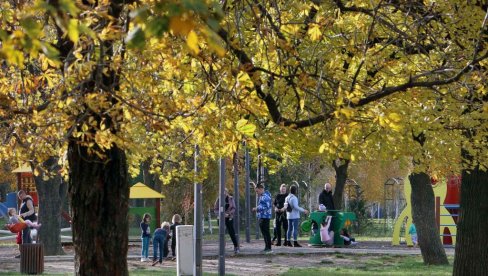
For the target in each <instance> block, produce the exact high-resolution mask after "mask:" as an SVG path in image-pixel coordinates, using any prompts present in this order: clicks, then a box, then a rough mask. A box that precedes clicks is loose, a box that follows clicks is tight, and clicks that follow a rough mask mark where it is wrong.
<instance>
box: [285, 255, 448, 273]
mask: <svg viewBox="0 0 488 276" xmlns="http://www.w3.org/2000/svg"><path fill="white" fill-rule="evenodd" d="M349 257H352V256H350V255H348V256H346V258H349ZM372 274H374V275H451V274H452V266H426V265H424V264H423V262H422V260H421V258H420V257H411V256H378V257H373V258H371V259H368V260H367V261H366V262H361V261H359V262H356V263H355V264H351V265H350V266H347V267H338V266H334V265H330V264H328V265H321V266H320V267H315V268H290V270H289V271H287V272H285V273H283V274H281V275H284V276H292V275H311V276H312V275H372Z"/></svg>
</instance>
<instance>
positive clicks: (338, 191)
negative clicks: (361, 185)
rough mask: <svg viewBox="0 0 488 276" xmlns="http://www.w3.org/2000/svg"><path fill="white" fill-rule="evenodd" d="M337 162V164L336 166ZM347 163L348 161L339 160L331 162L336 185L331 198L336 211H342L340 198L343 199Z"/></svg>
mask: <svg viewBox="0 0 488 276" xmlns="http://www.w3.org/2000/svg"><path fill="white" fill-rule="evenodd" d="M337 162H338V163H339V164H337ZM349 162H350V160H349V159H339V160H336V161H333V162H332V166H333V167H334V170H335V172H336V185H335V189H334V196H333V199H334V206H335V208H336V209H344V206H342V204H343V202H342V198H343V197H344V187H345V186H346V180H347V169H348V167H349Z"/></svg>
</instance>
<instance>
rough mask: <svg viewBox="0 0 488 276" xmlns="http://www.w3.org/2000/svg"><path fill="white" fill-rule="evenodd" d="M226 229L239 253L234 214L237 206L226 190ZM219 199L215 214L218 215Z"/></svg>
mask: <svg viewBox="0 0 488 276" xmlns="http://www.w3.org/2000/svg"><path fill="white" fill-rule="evenodd" d="M224 193H225V227H226V228H227V232H228V233H229V236H230V239H231V240H232V243H233V244H234V253H236V254H237V253H239V244H238V243H237V237H236V233H235V230H234V213H235V212H236V204H235V202H234V198H233V197H232V196H231V195H229V191H228V190H227V189H225V192H224ZM219 206H220V204H219V198H217V200H216V201H215V204H214V212H215V213H216V214H218V212H219Z"/></svg>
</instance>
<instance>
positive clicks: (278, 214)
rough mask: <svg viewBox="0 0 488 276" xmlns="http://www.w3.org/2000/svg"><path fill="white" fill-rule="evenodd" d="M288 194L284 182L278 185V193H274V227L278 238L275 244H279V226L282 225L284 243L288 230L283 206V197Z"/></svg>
mask: <svg viewBox="0 0 488 276" xmlns="http://www.w3.org/2000/svg"><path fill="white" fill-rule="evenodd" d="M287 196H288V193H287V192H286V184H281V186H280V193H279V194H277V195H276V197H275V199H274V202H273V205H274V208H275V226H276V227H275V229H276V237H277V238H278V242H277V243H276V246H281V228H282V227H283V229H284V232H283V236H284V237H285V244H286V243H287V242H286V231H287V230H288V220H287V219H286V208H285V199H286V197H287Z"/></svg>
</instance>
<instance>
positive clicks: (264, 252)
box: [259, 248, 273, 254]
mask: <svg viewBox="0 0 488 276" xmlns="http://www.w3.org/2000/svg"><path fill="white" fill-rule="evenodd" d="M259 253H263V254H270V253H273V250H271V248H270V249H264V250H261V251H259Z"/></svg>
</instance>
